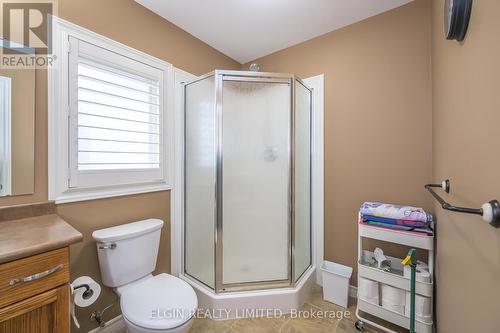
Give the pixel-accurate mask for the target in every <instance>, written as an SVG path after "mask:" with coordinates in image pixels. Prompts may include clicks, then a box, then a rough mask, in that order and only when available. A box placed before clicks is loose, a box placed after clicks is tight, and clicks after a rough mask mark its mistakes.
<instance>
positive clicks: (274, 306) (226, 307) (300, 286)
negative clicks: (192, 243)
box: [180, 266, 315, 320]
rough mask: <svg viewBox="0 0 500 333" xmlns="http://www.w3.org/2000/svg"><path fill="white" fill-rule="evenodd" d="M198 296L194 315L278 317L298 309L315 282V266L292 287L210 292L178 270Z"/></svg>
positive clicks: (221, 318)
mask: <svg viewBox="0 0 500 333" xmlns="http://www.w3.org/2000/svg"><path fill="white" fill-rule="evenodd" d="M180 278H181V279H183V280H185V281H186V282H188V283H189V284H190V285H191V286H192V287H193V288H194V290H195V291H196V295H197V296H198V313H197V316H198V317H204V318H209V319H214V320H227V319H238V318H253V317H272V318H276V317H280V316H283V315H285V314H289V313H290V312H292V311H294V310H298V309H300V307H301V306H302V305H303V304H304V303H305V301H306V300H307V298H308V297H309V295H310V292H311V287H312V286H313V284H314V283H315V267H314V266H311V267H309V269H308V270H307V271H306V272H305V273H304V274H303V275H302V277H301V278H300V279H299V281H298V282H297V283H296V284H295V286H294V287H287V288H275V289H265V290H251V291H236V292H226V293H221V294H216V293H214V292H213V291H212V290H211V289H209V288H208V287H207V286H205V285H203V284H201V283H200V282H198V281H196V280H195V279H193V278H191V277H189V276H187V275H184V274H182V275H181V276H180Z"/></svg>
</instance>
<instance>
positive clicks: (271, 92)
mask: <svg viewBox="0 0 500 333" xmlns="http://www.w3.org/2000/svg"><path fill="white" fill-rule="evenodd" d="M222 123H223V127H222V129H223V134H222V137H223V163H222V173H223V176H222V184H223V203H222V211H223V212H222V214H223V215H222V217H223V239H224V240H223V248H222V251H223V265H222V268H223V283H224V284H231V283H244V282H256V281H273V280H285V279H288V277H289V274H288V272H289V268H288V253H289V252H288V251H289V250H288V249H289V244H288V241H289V227H288V225H289V220H288V219H289V214H288V213H289V177H290V173H289V169H290V167H289V159H290V155H289V132H290V86H289V85H288V84H283V83H263V82H238V81H224V83H223V121H222Z"/></svg>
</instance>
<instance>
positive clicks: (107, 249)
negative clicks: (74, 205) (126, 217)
mask: <svg viewBox="0 0 500 333" xmlns="http://www.w3.org/2000/svg"><path fill="white" fill-rule="evenodd" d="M162 227H163V221H162V220H158V219H148V220H143V221H138V222H133V223H127V224H122V225H119V226H116V227H111V228H106V229H100V230H96V231H94V232H93V233H92V237H93V238H94V240H95V241H96V245H97V256H98V258H99V267H100V269H101V277H102V282H103V283H104V285H105V286H108V287H119V286H123V285H125V284H128V283H130V282H132V281H135V280H137V279H140V278H142V277H144V276H147V275H149V274H151V273H152V272H153V271H154V269H155V267H156V259H157V257H158V247H159V245H160V233H161V228H162Z"/></svg>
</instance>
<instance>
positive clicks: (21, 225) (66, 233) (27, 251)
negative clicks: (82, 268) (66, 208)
mask: <svg viewBox="0 0 500 333" xmlns="http://www.w3.org/2000/svg"><path fill="white" fill-rule="evenodd" d="M82 239H83V235H82V234H81V233H80V232H78V230H76V229H75V228H73V227H72V226H71V225H69V224H68V223H67V222H66V221H64V220H63V219H62V218H60V217H59V216H58V215H56V214H49V215H42V216H34V217H28V218H23V219H18V220H11V221H2V222H0V263H4V262H8V261H12V260H16V259H20V258H24V257H29V256H32V255H35V254H38V253H42V252H47V251H50V250H54V249H58V248H61V247H65V246H68V245H70V244H73V243H77V242H80V241H81V240H82Z"/></svg>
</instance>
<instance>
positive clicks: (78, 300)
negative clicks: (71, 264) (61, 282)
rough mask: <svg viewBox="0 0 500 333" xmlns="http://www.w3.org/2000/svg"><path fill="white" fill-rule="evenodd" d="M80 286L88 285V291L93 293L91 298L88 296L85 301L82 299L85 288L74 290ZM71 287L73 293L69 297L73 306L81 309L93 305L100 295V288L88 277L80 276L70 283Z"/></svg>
mask: <svg viewBox="0 0 500 333" xmlns="http://www.w3.org/2000/svg"><path fill="white" fill-rule="evenodd" d="M82 284H88V285H89V287H90V289H92V291H93V293H92V296H90V297H89V298H87V299H85V298H84V297H83V293H84V292H85V290H86V289H85V288H78V289H75V287H77V286H79V285H82ZM71 287H72V289H73V293H72V295H71V296H72V299H73V301H74V304H75V305H76V306H78V307H81V308H85V307H87V306H90V305H91V304H93V303H94V302H95V301H96V300H97V298H98V297H99V295H100V294H101V286H100V285H99V284H98V283H97V282H95V281H94V280H93V279H92V278H91V277H89V276H80V277H79V278H77V279H76V280H75V281H73V282H72V283H71Z"/></svg>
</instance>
